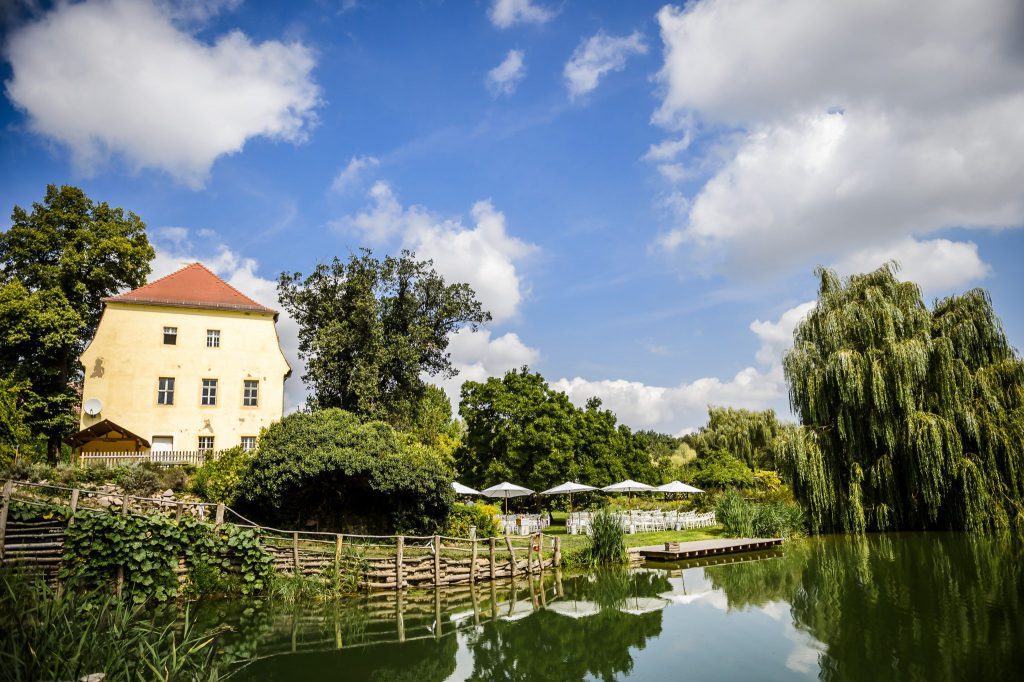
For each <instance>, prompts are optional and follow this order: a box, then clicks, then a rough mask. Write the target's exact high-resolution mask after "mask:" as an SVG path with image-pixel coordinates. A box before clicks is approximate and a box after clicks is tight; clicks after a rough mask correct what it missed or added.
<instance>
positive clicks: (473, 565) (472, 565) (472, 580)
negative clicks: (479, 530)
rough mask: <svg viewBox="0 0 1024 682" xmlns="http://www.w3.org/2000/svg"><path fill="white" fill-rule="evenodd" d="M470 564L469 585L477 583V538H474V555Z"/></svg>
mask: <svg viewBox="0 0 1024 682" xmlns="http://www.w3.org/2000/svg"><path fill="white" fill-rule="evenodd" d="M472 557H473V558H472V559H470V564H469V584H470V585H473V584H475V583H476V538H473V555H472Z"/></svg>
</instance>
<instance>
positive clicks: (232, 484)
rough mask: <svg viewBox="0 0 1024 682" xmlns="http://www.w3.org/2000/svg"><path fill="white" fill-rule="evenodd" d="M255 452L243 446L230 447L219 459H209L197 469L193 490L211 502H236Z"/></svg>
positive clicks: (222, 452)
mask: <svg viewBox="0 0 1024 682" xmlns="http://www.w3.org/2000/svg"><path fill="white" fill-rule="evenodd" d="M253 456H254V454H253V453H252V452H246V451H245V450H243V449H242V448H241V447H233V448H228V449H227V450H223V451H221V453H220V456H219V457H217V459H208V460H206V462H205V463H203V465H202V466H201V467H199V468H198V469H197V470H196V475H195V478H194V479H193V480H192V490H193V491H194V492H195V493H196V494H197V495H199V496H200V497H202V498H203V499H205V500H207V501H209V502H221V503H223V504H234V501H235V497H237V495H238V486H239V484H240V483H241V482H242V477H243V476H245V473H246V471H248V469H249V465H250V464H251V463H252V460H253Z"/></svg>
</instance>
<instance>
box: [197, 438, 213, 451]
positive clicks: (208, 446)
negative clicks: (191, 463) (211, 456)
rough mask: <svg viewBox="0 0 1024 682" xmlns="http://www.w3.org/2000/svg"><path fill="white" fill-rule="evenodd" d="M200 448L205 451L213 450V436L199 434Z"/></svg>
mask: <svg viewBox="0 0 1024 682" xmlns="http://www.w3.org/2000/svg"><path fill="white" fill-rule="evenodd" d="M199 449H200V450H204V451H209V450H213V436H199Z"/></svg>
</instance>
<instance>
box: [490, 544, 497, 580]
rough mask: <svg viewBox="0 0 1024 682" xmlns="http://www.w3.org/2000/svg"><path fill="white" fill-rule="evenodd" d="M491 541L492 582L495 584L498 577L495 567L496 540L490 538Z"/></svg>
mask: <svg viewBox="0 0 1024 682" xmlns="http://www.w3.org/2000/svg"><path fill="white" fill-rule="evenodd" d="M490 541H491V542H490V547H488V551H489V552H490V555H491V582H492V583H493V582H494V578H495V577H496V575H495V574H496V570H495V566H494V538H490Z"/></svg>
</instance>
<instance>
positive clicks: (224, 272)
mask: <svg viewBox="0 0 1024 682" xmlns="http://www.w3.org/2000/svg"><path fill="white" fill-rule="evenodd" d="M156 234H157V235H159V237H158V239H156V240H155V242H154V243H155V248H156V258H155V259H154V260H153V272H152V273H151V275H150V281H152V280H154V279H157V278H160V277H163V276H164V275H169V274H171V273H172V272H174V271H175V270H180V269H181V268H183V267H184V266H186V265H188V264H189V263H195V262H197V261H198V262H200V263H202V264H203V265H205V266H206V267H208V268H210V270H212V271H213V272H215V273H216V274H217V276H219V277H221V278H223V279H224V281H226V282H227V283H228V284H230V285H231V286H233V287H235V288H236V289H238V290H239V291H241V292H242V293H243V294H245V295H246V296H248V297H250V298H252V299H253V300H255V301H256V302H258V303H262V304H263V305H266V306H269V307H271V308H274V309H276V310H278V311H279V312H280V316H279V317H278V320H277V334H278V336H279V337H280V339H281V348H282V350H283V351H284V354H285V357H286V358H287V359H288V364H289V365H291V368H292V374H291V377H289V378H288V380H287V381H286V382H285V385H284V393H285V412H291V411H293V410H295V409H297V408H298V407H300V406H301V405H302V403H303V402H305V400H306V393H307V391H306V388H305V386H304V385H303V383H302V375H303V374H304V373H305V365H304V364H303V362H302V361H301V360H300V359H299V326H298V324H296V322H295V320H293V319H292V318H291V317H289V315H288V313H287V311H285V309H284V307H283V306H282V305H281V304H280V302H279V301H278V298H277V282H276V281H275V280H274V279H267V278H265V277H262V276H260V275H259V274H258V271H259V263H258V262H257V261H256V260H254V259H252V258H245V257H244V256H242V255H240V254H239V253H238V252H236V251H233V250H232V249H230V248H229V247H228V246H227V245H225V244H223V243H222V242H220V241H219V240H218V239H217V237H216V235H215V234H214V233H212V232H210V231H209V230H198V231H196V232H195V233H194V234H195V236H196V237H198V238H199V239H201V240H202V241H201V242H199V243H198V244H197V243H196V241H194V240H193V239H192V235H193V231H191V230H188V229H186V228H182V227H172V228H162V229H159V230H156ZM162 240H166V241H162Z"/></svg>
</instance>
